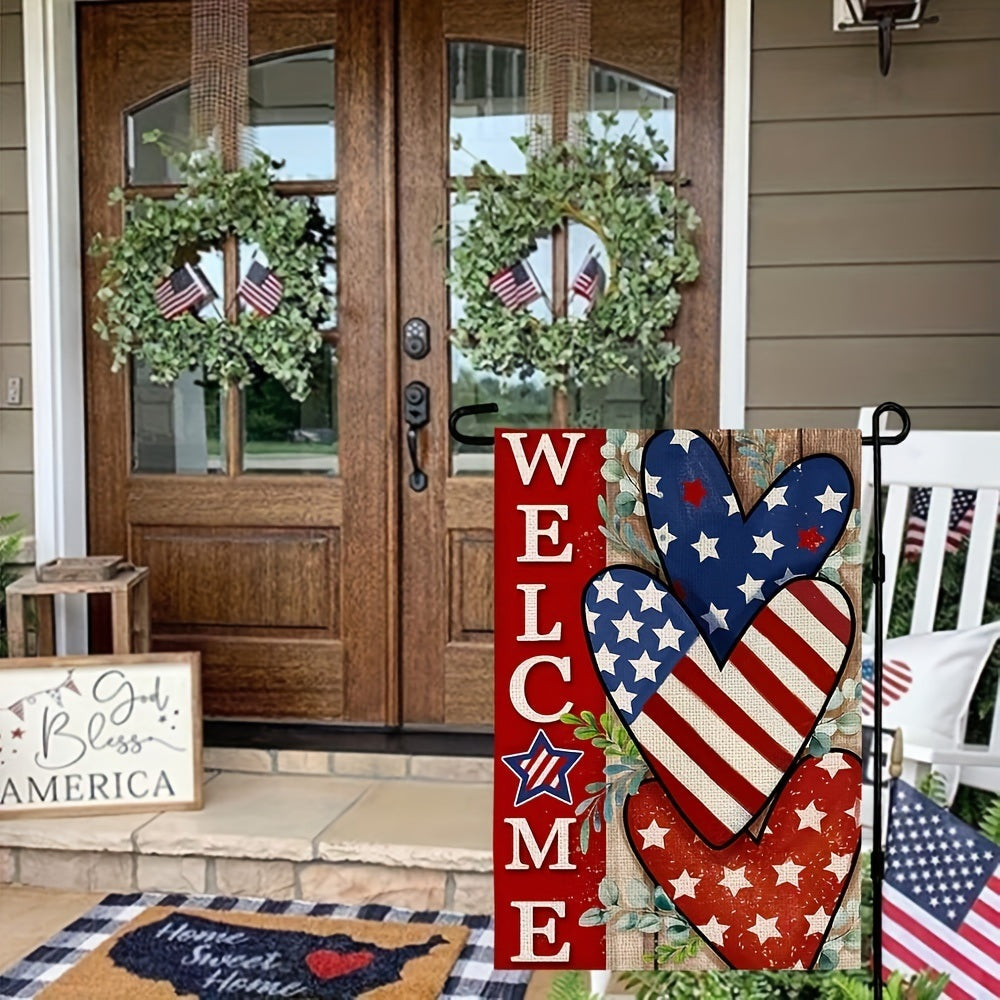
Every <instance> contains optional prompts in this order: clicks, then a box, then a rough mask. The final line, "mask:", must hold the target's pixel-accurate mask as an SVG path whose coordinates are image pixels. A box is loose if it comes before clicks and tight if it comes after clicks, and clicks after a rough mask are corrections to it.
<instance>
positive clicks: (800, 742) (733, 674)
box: [494, 429, 863, 969]
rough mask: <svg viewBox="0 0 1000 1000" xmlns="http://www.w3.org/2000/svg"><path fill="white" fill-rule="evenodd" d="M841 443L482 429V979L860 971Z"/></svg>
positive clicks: (853, 599)
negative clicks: (490, 901) (485, 814)
mask: <svg viewBox="0 0 1000 1000" xmlns="http://www.w3.org/2000/svg"><path fill="white" fill-rule="evenodd" d="M859 465H860V435H859V434H858V432H856V431H796V430H792V431H733V432H722V431H717V432H712V433H708V434H706V433H700V432H696V431H686V430H669V431H660V432H655V433H650V432H639V431H630V430H624V429H621V430H619V429H610V430H606V431H605V430H600V431H594V430H587V431H582V430H549V431H512V430H505V431H498V432H497V437H496V491H495V495H496V501H495V537H496V543H497V544H496V562H495V602H496V609H495V623H496V636H495V654H496V655H495V662H496V718H495V731H496V737H495V742H496V754H497V768H496V775H495V784H494V789H495V791H494V794H495V803H494V823H495V826H494V871H495V896H496V911H495V912H496V966H497V967H498V968H577V969H593V968H598V967H605V968H609V969H635V968H644V967H648V959H649V958H650V957H651V958H652V961H653V962H654V964H656V965H662V966H664V967H669V968H671V969H677V968H682V969H683V968H698V969H706V968H717V969H727V968H735V969H764V968H768V969H792V968H796V969H812V968H823V969H832V968H851V967H857V966H858V964H859V962H860V937H861V931H860V915H859V905H860V876H859V874H858V871H857V858H858V854H859V851H860V840H861V834H860V794H861V763H860V750H861V745H860V732H861V716H860V707H861V699H862V694H863V689H862V684H861V675H860V656H859V636H860V630H859V629H858V628H857V619H858V602H859V588H860V558H861V556H860V546H859V544H858V530H859V524H860V518H859V517H858V512H857V510H856V506H855V505H856V495H855V485H854V484H855V482H856V479H857V471H858V468H859Z"/></svg>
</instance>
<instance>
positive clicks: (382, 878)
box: [0, 768, 492, 913]
mask: <svg viewBox="0 0 1000 1000" xmlns="http://www.w3.org/2000/svg"><path fill="white" fill-rule="evenodd" d="M407 771H409V768H407ZM491 795H492V787H491V785H490V783H489V782H487V781H453V780H445V781H442V780H428V779H423V778H419V777H412V776H409V775H407V776H401V777H399V778H393V779H385V778H361V777H342V776H337V775H330V774H294V773H287V772H285V773H275V772H270V773H238V772H210V773H207V774H206V780H205V807H204V809H203V810H201V811H200V812H161V813H152V812H151V813H129V814H121V815H115V816H93V817H91V816H77V817H66V818H34V817H27V818H22V819H8V820H3V821H0V882H6V883H15V884H23V885H34V886H46V887H51V888H59V889H72V890H79V891H102V892H113V891H125V890H130V889H138V890H150V891H153V890H156V891H182V892H218V893H223V894H231V895H250V896H269V897H271V898H278V899H291V898H297V899H305V900H315V901H330V902H340V903H385V904H389V905H394V906H404V907H411V908H415V909H449V910H455V911H458V912H466V913H488V912H491V911H492V875H491V872H492V829H491V824H492V802H491Z"/></svg>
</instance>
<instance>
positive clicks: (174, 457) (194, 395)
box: [132, 362, 226, 475]
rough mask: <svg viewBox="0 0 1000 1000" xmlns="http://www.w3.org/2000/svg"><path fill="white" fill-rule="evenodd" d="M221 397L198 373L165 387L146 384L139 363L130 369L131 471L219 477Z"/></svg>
mask: <svg viewBox="0 0 1000 1000" xmlns="http://www.w3.org/2000/svg"><path fill="white" fill-rule="evenodd" d="M223 397H224V394H223V392H222V390H221V389H220V387H219V385H218V383H215V382H206V381H205V379H204V378H203V376H202V372H201V369H198V370H196V371H193V372H184V373H183V374H182V375H181V377H180V378H179V379H177V381H176V382H173V383H171V384H170V385H158V384H156V383H155V382H151V381H150V379H149V372H148V370H147V369H146V368H145V367H144V366H143V365H142V363H141V362H136V363H135V364H134V365H133V366H132V428H133V432H132V471H133V472H138V473H143V474H153V475H155V474H168V475H204V474H205V473H206V472H215V473H218V472H222V471H224V469H225V464H226V457H225V448H224V444H223V442H224V440H225V435H224V434H223V433H222V429H223V428H222V420H223V409H224V408H223V405H222V403H223Z"/></svg>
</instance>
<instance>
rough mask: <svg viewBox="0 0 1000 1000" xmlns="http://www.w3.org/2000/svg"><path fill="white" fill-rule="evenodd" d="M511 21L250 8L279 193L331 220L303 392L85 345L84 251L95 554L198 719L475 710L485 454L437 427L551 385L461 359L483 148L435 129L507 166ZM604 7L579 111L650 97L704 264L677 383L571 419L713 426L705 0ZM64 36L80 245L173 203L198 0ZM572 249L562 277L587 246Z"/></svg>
mask: <svg viewBox="0 0 1000 1000" xmlns="http://www.w3.org/2000/svg"><path fill="white" fill-rule="evenodd" d="M527 20H528V18H527V2H526V0H476V2H470V0H398V2H396V3H393V2H392V0H251V2H250V19H249V46H250V59H251V67H250V73H249V96H250V121H249V132H250V135H251V136H252V139H253V142H254V144H255V145H256V146H258V147H259V148H262V149H264V150H266V151H267V152H268V153H269V154H271V155H272V156H273V158H274V159H275V160H277V161H281V166H280V168H279V170H278V177H279V189H280V190H281V191H282V193H284V194H285V195H287V196H288V197H305V196H311V197H315V198H317V200H318V202H319V204H320V206H321V208H322V210H323V211H324V212H325V213H326V214H328V215H329V217H330V218H331V219H334V220H335V222H336V233H337V235H336V247H335V256H336V267H335V269H331V273H330V274H329V275H328V280H329V282H330V283H331V286H334V287H335V289H336V297H337V311H336V319H335V321H334V322H332V323H331V324H330V327H329V329H325V330H324V331H323V336H324V349H323V351H322V352H321V353H320V354H319V355H318V356H317V359H316V364H315V366H314V373H313V383H312V387H313V391H312V393H311V394H310V397H309V399H307V400H306V401H305V403H301V404H300V403H297V402H296V401H294V400H292V399H291V398H290V397H288V395H287V394H286V393H284V391H283V390H282V389H281V388H280V386H278V385H277V384H272V383H270V382H268V381H267V380H266V379H265V380H263V381H261V382H258V383H256V384H255V385H254V386H252V387H250V388H248V389H246V390H244V391H237V390H220V389H219V388H218V387H217V386H213V385H212V384H211V383H208V382H206V381H205V380H204V379H202V378H201V373H200V372H198V371H195V372H192V373H191V374H190V375H187V376H185V377H184V378H182V379H181V380H180V381H179V382H177V383H175V384H174V385H172V386H166V387H164V386H160V385H156V384H154V383H152V382H151V381H150V379H149V377H148V374H147V373H145V372H144V371H143V370H142V368H141V366H138V365H134V366H133V367H132V370H131V371H127V372H126V371H122V372H118V373H113V372H112V371H111V366H110V361H111V358H110V352H109V350H108V347H107V345H106V344H105V343H103V342H102V341H101V340H100V339H99V338H98V337H97V336H96V335H95V334H94V333H93V332H92V331H91V326H92V323H93V320H94V319H95V317H96V315H97V311H98V309H99V306H98V304H97V303H96V301H95V298H94V295H95V292H96V291H97V288H98V287H99V269H100V261H99V260H94V259H89V260H88V261H87V263H86V265H85V267H86V275H85V294H86V303H85V309H86V319H87V324H86V330H85V331H84V338H85V364H86V384H87V431H88V433H87V446H88V456H87V457H88V498H87V502H88V511H89V531H90V542H89V547H90V550H91V551H92V552H94V553H111V552H115V553H119V552H120V553H125V554H127V555H128V556H129V558H131V559H132V560H133V561H134V562H135V563H137V564H142V565H148V566H150V567H151V571H152V577H151V579H152V618H153V623H152V627H153V642H154V648H158V649H163V650H183V649H192V648H194V649H199V650H201V652H202V654H203V658H204V663H205V671H204V704H205V710H206V713H207V714H208V715H210V716H220V717H242V718H263V719H303V720H332V721H344V722H351V723H372V724H377V725H390V726H395V725H400V724H402V725H418V726H428V725H429V726H448V727H467V726H472V727H478V726H484V725H488V724H489V722H490V720H491V718H492V649H491V642H492V635H491V631H492V625H493V615H492V557H491V554H492V545H493V538H492V479H491V475H492V467H491V457H490V455H489V452H488V451H487V450H484V449H476V448H469V447H466V446H463V445H459V444H456V443H455V442H454V441H452V440H451V439H450V436H449V433H448V416H449V413H450V412H451V410H452V409H453V408H454V407H455V406H457V405H461V404H465V403H470V402H477V401H482V402H485V401H496V402H498V403H499V405H500V408H501V414H500V420H501V422H502V423H503V424H505V425H511V424H519V425H531V424H536V425H537V424H544V423H547V422H548V420H549V419H550V413H551V398H550V396H549V394H548V393H547V392H546V391H545V390H544V389H542V388H541V387H540V386H538V385H537V384H535V383H533V382H532V381H531V380H530V379H528V380H522V381H521V382H516V383H514V382H502V381H498V380H497V379H495V378H493V377H491V376H489V375H488V374H485V373H482V372H477V371H476V370H475V369H474V368H473V367H472V366H471V365H470V364H469V363H468V362H467V361H466V359H464V358H463V357H462V356H461V355H459V354H458V353H457V352H455V351H454V350H453V349H452V348H451V347H450V345H449V342H448V331H449V326H450V324H452V323H453V322H454V320H455V318H456V316H457V315H458V314H459V311H460V310H461V303H460V302H456V301H452V300H451V298H450V295H449V291H448V289H447V287H446V283H445V272H446V268H447V258H448V252H449V245H450V242H451V241H452V240H453V239H456V238H460V235H459V234H460V228H461V221H462V218H463V212H468V207H467V206H462V205H459V204H456V201H455V197H454V190H455V179H456V177H458V176H461V175H463V174H465V173H468V172H470V168H471V162H472V161H471V159H469V158H468V155H467V154H462V153H460V152H458V151H455V150H454V149H453V148H452V144H451V141H450V140H451V139H452V137H453V136H454V135H456V134H461V136H462V140H463V146H464V147H465V148H466V149H468V150H469V151H471V152H472V153H473V154H474V155H475V156H478V157H481V158H485V159H490V160H492V161H494V162H496V163H497V164H498V165H499V166H503V167H505V168H507V169H511V170H517V169H519V162H518V160H517V156H518V155H519V154H517V150H516V148H515V147H514V145H513V143H511V141H510V139H511V138H512V137H513V136H516V135H519V134H522V133H523V132H524V129H525V117H524V115H525V110H526V108H525V91H524V62H525V56H524V46H525V34H526V26H527ZM592 20H593V24H592V52H593V66H592V72H591V90H592V96H591V101H592V107H593V109H594V112H595V114H596V112H598V111H601V110H608V111H618V112H619V118H620V124H621V127H628V126H629V124H630V123H634V121H635V119H636V117H637V115H638V109H639V108H640V107H648V108H650V109H651V111H652V116H653V117H652V120H653V122H654V124H656V125H657V126H658V128H659V130H660V132H661V134H663V133H666V138H667V139H668V141H669V142H670V145H671V147H672V150H673V152H672V154H671V156H670V158H669V159H668V161H665V162H664V164H663V167H664V171H665V172H667V173H670V172H673V171H676V172H677V173H679V174H682V175H684V176H686V177H687V178H689V179H690V182H691V186H690V189H689V194H690V196H691V198H692V200H693V201H694V202H695V203H696V205H697V208H698V210H699V213H700V215H701V216H702V218H703V220H704V223H703V227H702V230H701V232H700V235H699V249H700V253H701V259H702V278H701V280H700V281H699V283H698V284H697V285H696V286H694V287H693V288H692V289H691V290H690V291H689V292H688V294H687V296H686V299H685V305H684V308H683V310H682V317H681V321H680V323H679V326H678V328H677V330H676V331H675V332H676V336H677V339H678V342H679V343H680V345H681V349H682V351H683V354H684V360H683V363H682V366H681V368H680V369H679V373H678V377H677V379H676V380H675V382H674V384H673V386H672V387H670V391H669V392H667V391H665V390H664V387H663V386H661V385H658V384H656V383H655V382H650V381H649V380H644V379H641V378H640V379H633V380H618V381H617V382H616V383H613V384H612V386H611V387H609V389H608V390H607V391H605V392H603V393H599V394H595V393H593V392H591V393H590V394H589V395H587V396H586V398H584V397H583V396H581V397H580V398H576V399H574V401H573V405H574V406H576V407H577V408H578V412H579V413H581V414H582V413H583V412H584V411H587V412H590V413H591V414H592V416H593V414H594V412H595V410H596V414H597V419H599V420H602V421H604V422H606V423H624V422H633V423H634V424H645V425H647V426H649V425H652V424H666V423H669V422H670V421H673V422H674V423H675V424H678V425H701V426H712V425H714V424H715V422H716V414H717V410H718V379H717V363H718V358H717V355H718V329H717V319H718V291H719V289H718V270H719V268H718V263H719V262H718V253H719V237H718V231H719V204H720V192H719V183H720V160H721V140H722V135H721V127H722V126H721V122H722V105H721V73H722V71H721V66H722V3H721V0H683V2H681V0H674V2H672V3H664V2H661V0H626V2H625V3H616V4H609V3H603V2H600V0H594V2H593V15H592ZM78 29H79V42H80V44H79V52H80V58H79V74H80V137H81V177H82V196H83V229H84V233H83V238H84V241H85V243H89V241H90V239H91V238H92V237H93V236H94V235H95V234H96V233H104V234H108V233H115V232H118V231H120V228H121V224H122V217H123V216H122V208H121V206H113V205H109V204H108V202H107V194H108V192H109V190H110V189H112V188H114V187H116V186H119V185H121V186H124V187H125V189H126V192H127V193H128V194H130V195H131V194H132V193H135V192H143V193H145V194H147V195H151V196H153V197H162V198H170V197H172V196H173V195H174V194H175V193H176V191H177V187H178V181H179V179H180V178H178V177H177V176H176V174H175V171H174V168H173V167H172V166H171V165H170V163H169V162H168V161H167V160H165V159H164V158H163V156H162V155H161V153H160V152H159V150H158V148H157V147H156V146H155V145H149V144H146V143H144V142H143V136H144V134H146V133H148V132H150V131H153V130H156V131H157V132H158V133H159V134H160V135H161V137H162V138H163V140H165V141H166V142H168V143H174V144H177V145H183V143H184V142H186V141H187V140H188V137H189V118H190V116H189V107H188V96H189V91H188V83H189V77H190V62H191V11H190V7H189V3H188V2H187V0H148V2H142V3H134V2H124V0H121V2H98V3H92V4H81V5H80V7H79V24H78ZM463 155H465V156H466V158H465V159H464V160H463V159H462V156H463ZM555 238H559V237H558V234H556V237H555ZM568 239H569V256H570V267H571V268H572V267H573V266H574V265H573V257H574V254H575V255H576V256H578V257H582V256H583V255H584V254H585V253H586V248H584V249H580V247H579V246H578V245H577V244H580V239H578V238H577V237H576V236H574V235H573V234H572V233H570V234H569V237H568ZM545 242H546V241H542V247H541V251H540V252H541V254H542V257H541V259H540V263H539V262H536V270H538V271H542V272H543V273H542V275H541V280H542V282H543V284H544V283H546V281H550V280H551V279H550V277H549V276H548V275H547V274H545V273H544V272H545V270H546V267H547V264H546V261H547V260H549V258H550V257H551V253H549V258H547V257H546V256H545V254H546V253H547V252H548V251H546V247H545ZM580 245H581V246H582V244H580ZM549 250H551V248H549ZM254 251H255V248H253V247H235V248H233V247H228V248H223V249H219V248H216V249H213V248H203V252H202V254H201V260H200V264H201V267H202V270H203V273H204V274H205V275H206V276H207V278H208V280H209V282H210V283H211V284H212V285H213V287H214V288H217V289H218V290H219V292H220V295H219V300H217V301H215V302H213V303H209V304H208V305H206V306H204V307H203V308H204V309H206V310H210V309H214V308H219V301H221V300H223V299H228V298H229V297H230V296H227V295H226V294H225V290H226V289H228V290H229V291H230V293H231V291H232V289H234V288H235V286H236V284H237V283H238V281H239V278H240V276H241V275H242V274H244V273H245V272H246V269H247V268H248V266H249V263H250V261H251V260H252V259H253V255H254ZM549 271H551V268H549ZM413 318H418V319H420V320H423V321H424V323H425V324H426V331H427V340H428V346H429V350H428V351H427V352H426V353H425V354H422V356H421V351H419V350H418V351H415V352H408V351H407V349H406V344H405V343H404V340H405V338H404V326H405V324H406V323H407V321H408V320H411V319H413ZM411 353H413V354H415V355H416V356H411ZM412 382H420V383H422V384H423V385H424V386H426V388H427V394H428V403H429V418H430V419H429V422H428V423H427V425H426V426H425V427H423V428H421V429H420V430H419V431H418V432H417V461H418V463H419V465H420V467H421V469H422V470H423V471H424V472H425V473H426V476H427V487H426V489H424V490H422V491H419V492H418V491H415V490H413V489H412V488H411V485H410V483H409V475H410V472H411V471H412V468H411V458H410V454H409V452H408V448H407V441H406V432H407V424H406V421H405V419H404V395H405V388H406V387H407V386H409V385H410V383H412ZM487 427H488V425H487V424H485V423H484V424H481V425H480V426H479V427H478V428H477V426H476V425H475V423H474V422H473V423H472V424H471V425H470V426H469V427H468V429H469V430H472V431H473V432H475V431H477V430H478V431H479V432H482V431H483V430H485V429H487ZM94 634H95V639H94V641H95V642H96V643H99V642H100V638H99V629H96V628H95V630H94Z"/></svg>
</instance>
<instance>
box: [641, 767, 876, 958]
mask: <svg viewBox="0 0 1000 1000" xmlns="http://www.w3.org/2000/svg"><path fill="white" fill-rule="evenodd" d="M860 789H861V760H860V758H859V757H857V756H856V755H855V754H853V753H850V752H848V751H846V750H835V751H832V752H830V753H828V754H826V755H824V756H823V757H822V758H821V759H819V758H815V757H807V758H805V759H803V760H801V761H800V762H799V763H798V764H797V765H796V766H795V768H794V769H793V771H792V775H791V778H790V779H789V781H788V783H787V784H786V785H785V787H784V789H783V790H782V792H781V794H780V795H779V796H778V798H777V800H776V801H775V804H774V808H773V809H772V810H771V813H770V815H769V816H768V817H767V821H766V823H765V825H764V828H763V831H762V834H761V836H760V837H755V836H753V835H752V834H749V833H745V834H743V835H742V836H741V837H740V838H739V839H738V840H736V841H734V842H733V843H732V844H731V845H730V846H728V847H725V848H722V849H721V850H713V849H712V848H710V847H707V846H706V845H705V844H704V842H703V841H702V840H701V838H700V837H699V836H698V834H697V833H696V832H695V831H694V830H693V829H692V828H691V827H690V826H689V825H688V824H687V823H686V822H685V821H684V819H683V817H682V816H681V814H680V813H679V812H678V810H677V808H676V806H674V804H673V802H671V800H670V798H669V797H668V796H667V795H666V794H664V792H663V789H662V788H661V787H660V785H659V784H658V783H657V782H655V781H646V782H644V783H643V784H642V786H641V787H640V788H639V791H638V792H637V793H636V794H635V795H633V796H631V797H630V798H629V799H628V801H627V802H626V805H625V828H626V831H627V833H628V838H629V842H630V843H631V844H632V850H633V851H634V852H635V855H636V857H637V858H638V859H639V861H640V862H641V863H642V866H643V867H644V868H645V869H646V871H647V873H648V874H649V876H650V878H652V880H653V881H654V882H655V883H657V884H658V885H659V886H661V887H662V888H663V891H664V892H665V893H666V894H667V896H668V897H670V899H671V900H672V901H673V903H674V906H676V907H677V909H678V911H679V912H680V913H681V914H683V915H684V917H685V918H687V920H688V922H689V923H690V924H691V927H692V928H693V930H694V931H695V932H696V933H697V934H699V935H700V936H701V937H702V939H703V940H704V941H705V942H706V943H707V944H708V945H709V947H710V948H711V949H712V951H714V952H715V953H716V954H717V955H718V956H719V957H720V958H721V959H722V960H723V961H724V962H725V963H726V964H727V965H730V966H732V967H733V968H734V969H792V968H796V969H808V968H811V967H812V965H813V963H814V962H815V961H816V956H817V955H819V953H820V950H821V949H822V947H823V943H824V942H825V941H826V938H827V935H828V934H829V932H830V926H831V924H832V922H833V915H834V914H835V913H836V911H837V909H838V907H839V906H840V903H841V900H842V899H843V897H844V894H845V892H846V891H847V887H848V885H849V884H850V881H851V873H852V872H853V871H854V866H855V864H856V862H857V858H858V852H859V851H860V848H861V828H860V825H859V815H860V798H859V795H860ZM847 803H850V805H851V808H850V809H845V808H844V807H845V804H847Z"/></svg>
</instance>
